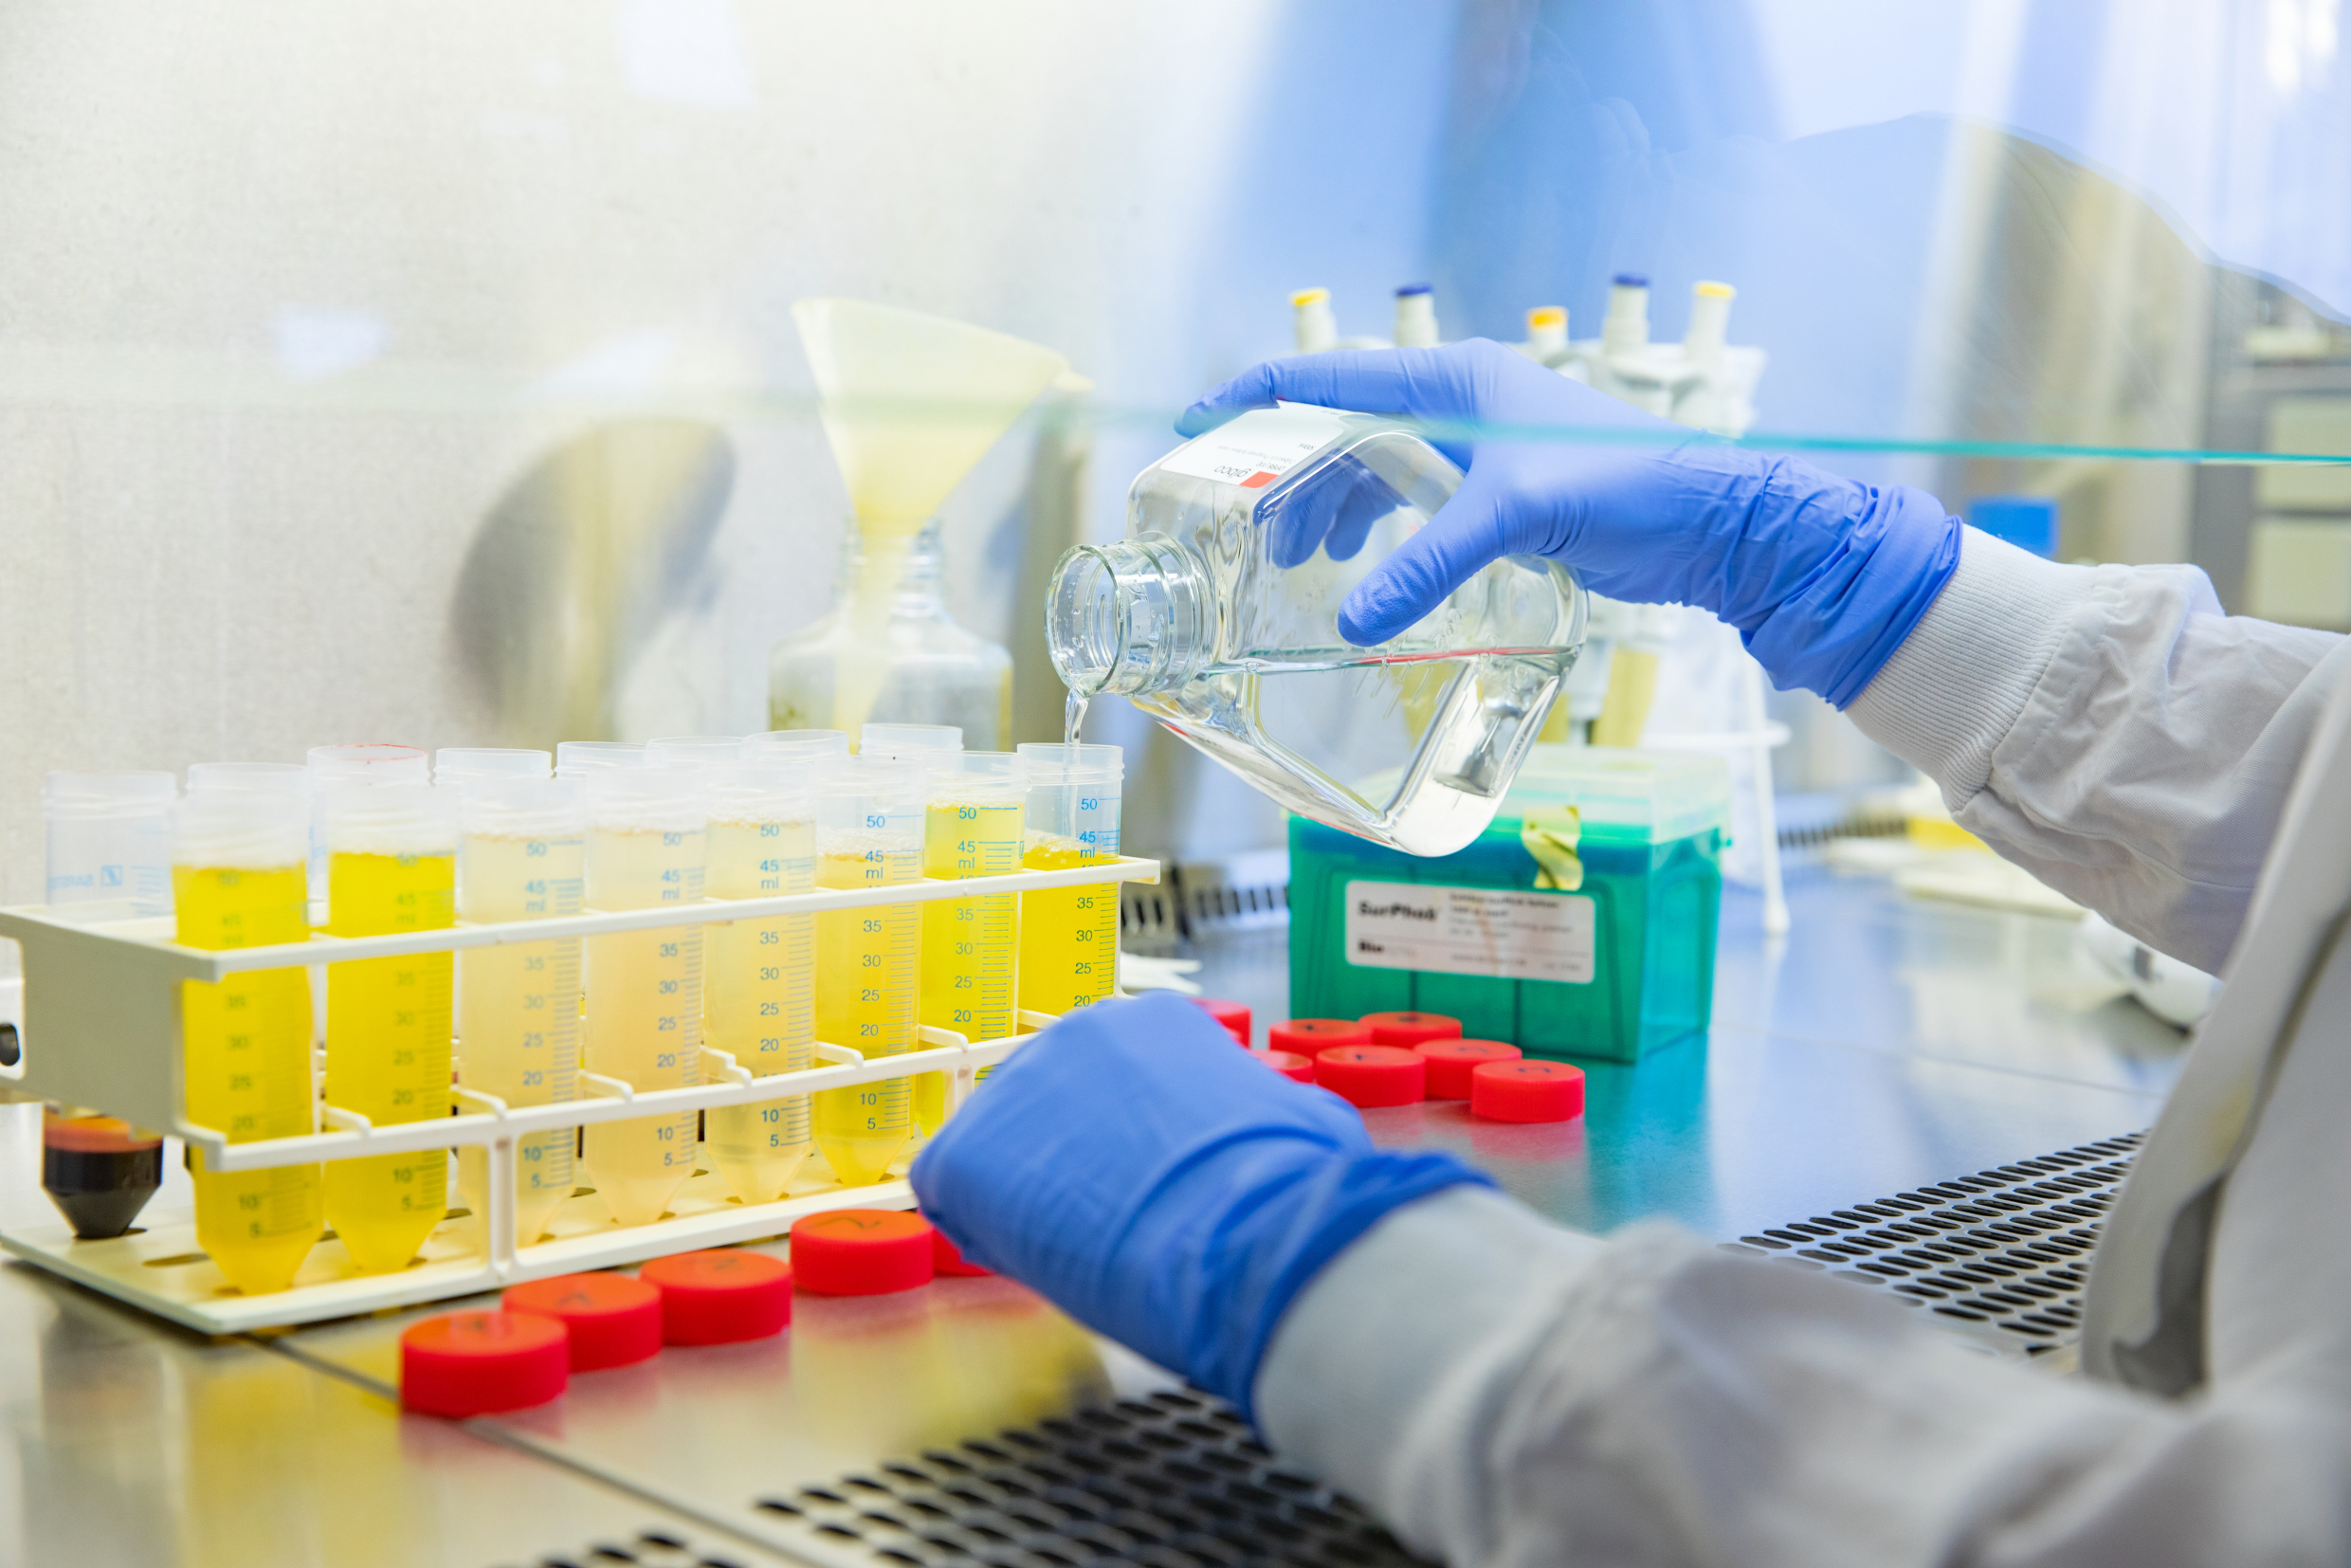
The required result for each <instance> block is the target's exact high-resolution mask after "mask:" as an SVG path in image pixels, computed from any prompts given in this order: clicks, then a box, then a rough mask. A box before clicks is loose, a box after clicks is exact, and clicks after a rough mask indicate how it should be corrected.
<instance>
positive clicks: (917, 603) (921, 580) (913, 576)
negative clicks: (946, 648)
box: [841, 519, 947, 615]
mask: <svg viewBox="0 0 2351 1568" xmlns="http://www.w3.org/2000/svg"><path fill="white" fill-rule="evenodd" d="M946 593H947V582H946V556H945V552H944V551H943V550H942V549H941V547H940V544H939V522H938V520H936V519H934V520H931V521H929V522H927V523H924V524H923V525H922V529H921V532H920V533H917V534H910V535H908V534H902V535H897V536H889V535H868V534H866V533H864V532H862V531H861V530H859V529H858V528H857V527H856V526H855V525H854V524H853V523H852V524H851V526H850V528H849V530H848V533H847V535H846V536H845V537H844V538H843V539H842V541H841V594H842V596H843V597H844V598H856V599H863V600H866V601H868V602H871V601H874V600H878V599H882V598H887V599H888V600H890V610H891V612H892V613H893V614H899V615H925V614H930V615H940V614H944V613H946V604H947V599H946Z"/></svg>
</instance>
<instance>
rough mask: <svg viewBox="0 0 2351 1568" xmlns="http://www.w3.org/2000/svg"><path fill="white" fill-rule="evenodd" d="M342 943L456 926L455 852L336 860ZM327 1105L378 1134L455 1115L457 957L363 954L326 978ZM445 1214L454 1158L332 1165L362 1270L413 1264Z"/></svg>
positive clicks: (331, 874)
mask: <svg viewBox="0 0 2351 1568" xmlns="http://www.w3.org/2000/svg"><path fill="white" fill-rule="evenodd" d="M327 887H328V907H329V908H330V909H332V910H333V911H334V923H333V925H332V927H331V929H332V930H333V931H334V933H335V934H336V935H337V936H338V937H380V936H388V935H391V934H392V933H395V932H402V931H441V930H447V928H448V927H449V926H450V925H452V924H454V923H456V919H457V857H456V856H455V855H432V854H421V855H404V854H360V853H354V852H350V851H344V850H338V851H337V852H336V853H334V854H332V855H330V856H329V857H328V859H327ZM326 1103H328V1104H330V1105H337V1106H340V1107H341V1108H342V1109H344V1110H348V1111H356V1112H358V1113H359V1114H360V1115H361V1116H364V1117H366V1118H367V1119H368V1120H369V1121H371V1122H373V1123H374V1125H376V1126H378V1127H388V1126H396V1125H398V1124H399V1123H401V1122H406V1121H423V1120H425V1119H426V1118H428V1117H443V1116H447V1115H448V1114H449V955H448V954H447V953H417V954H411V955H409V956H407V957H396V958H359V959H355V960H352V961H350V962H347V963H339V964H330V965H328V966H327V972H326ZM447 1212H448V1156H447V1153H445V1152H444V1151H442V1150H440V1149H428V1150H426V1151H424V1152H422V1153H418V1154H403V1155H371V1156H368V1157H367V1158H361V1159H337V1160H335V1161H333V1162H331V1163H330V1164H329V1165H328V1166H327V1167H326V1222H327V1224H328V1225H330V1226H332V1227H333V1228H334V1230H335V1233H336V1234H337V1236H339V1237H340V1238H341V1239H342V1243H343V1249H344V1250H345V1251H347V1252H349V1253H350V1254H351V1258H352V1261H353V1262H354V1263H355V1264H357V1265H358V1266H359V1269H360V1271H361V1272H362V1273H368V1274H383V1273H389V1272H390V1271H392V1269H395V1268H403V1267H407V1266H408V1263H409V1260H410V1259H411V1258H413V1257H415V1256H416V1249H418V1248H419V1247H422V1246H423V1245H424V1243H425V1238H426V1237H427V1236H429V1235H431V1234H432V1228H433V1227H434V1226H436V1225H438V1224H440V1223H441V1219H442V1216H443V1215H445V1214H447Z"/></svg>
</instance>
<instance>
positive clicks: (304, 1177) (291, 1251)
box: [172, 865, 319, 1296]
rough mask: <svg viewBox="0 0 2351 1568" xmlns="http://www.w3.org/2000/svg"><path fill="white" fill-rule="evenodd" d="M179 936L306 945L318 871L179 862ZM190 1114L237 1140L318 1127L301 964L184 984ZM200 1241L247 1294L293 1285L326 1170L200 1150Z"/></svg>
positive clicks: (314, 1228) (310, 1241) (195, 1163)
mask: <svg viewBox="0 0 2351 1568" xmlns="http://www.w3.org/2000/svg"><path fill="white" fill-rule="evenodd" d="M172 892H173V899H174V900H175V911H176V914H177V916H178V929H177V933H176V936H177V939H178V940H179V941H180V942H182V943H184V944H185V945H187V946H189V947H201V948H210V949H222V948H237V947H261V946H265V945H268V944H270V943H275V942H299V941H304V940H307V939H308V938H309V936H310V931H309V927H308V924H307V921H306V919H305V908H306V903H307V900H308V897H309V873H308V869H307V867H305V866H301V865H293V866H270V867H265V868H252V867H243V866H173V868H172ZM180 1013H181V1017H182V1020H183V1023H184V1031H183V1034H182V1042H183V1048H184V1049H185V1052H186V1056H185V1062H184V1067H183V1071H184V1072H185V1074H186V1078H187V1103H188V1117H189V1120H190V1121H194V1122H195V1123H197V1124H198V1125H199V1126H206V1127H217V1128H219V1129H220V1130H221V1131H222V1132H224V1133H227V1134H228V1140H229V1141H230V1142H232V1143H249V1142H251V1141H253V1140H256V1139H264V1138H300V1137H302V1136H304V1135H306V1134H308V1133H309V1132H311V1131H312V1130H313V1127H312V1117H311V1095H310V981H309V977H308V976H307V975H304V974H303V972H302V971H301V970H299V969H270V970H264V971H262V972H260V973H258V974H252V975H229V976H228V978H227V979H224V980H222V981H221V982H219V983H218V984H217V985H207V984H205V983H204V982H202V981H199V980H189V981H186V982H184V983H183V984H182V985H181V987H180ZM189 1163H190V1169H191V1172H192V1173H193V1176H194V1180H195V1189H196V1245H198V1246H199V1247H201V1248H203V1249H204V1250H205V1253H206V1255H208V1256H209V1257H210V1258H211V1260H212V1261H213V1262H214V1263H215V1264H217V1265H219V1267H220V1271H221V1272H222V1273H223V1274H226V1275H227V1276H228V1283H229V1284H231V1285H235V1286H236V1287H237V1288H238V1289H239V1290H240V1291H243V1292H244V1293H245V1294H246V1295H248V1296H258V1295H262V1294H264V1293H265V1292H268V1291H272V1290H282V1289H284V1288H285V1287H286V1286H287V1285H290V1284H292V1283H293V1280H294V1271H295V1270H296V1269H298V1268H300V1267H301V1263H302V1259H303V1258H305V1257H307V1256H308V1255H309V1253H310V1249H311V1248H312V1247H313V1246H314V1245H316V1244H317V1242H318V1240H319V1167H318V1166H316V1165H282V1166H279V1167H277V1168H275V1169H273V1170H266V1171H238V1172H229V1173H221V1172H213V1171H207V1170H206V1169H205V1168H204V1154H203V1152H202V1151H201V1150H191V1151H190V1161H189Z"/></svg>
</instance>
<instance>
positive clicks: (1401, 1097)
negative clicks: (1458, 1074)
mask: <svg viewBox="0 0 2351 1568" xmlns="http://www.w3.org/2000/svg"><path fill="white" fill-rule="evenodd" d="M1314 1081H1315V1082H1316V1083H1318V1084H1320V1085H1322V1086H1323V1087H1324V1088H1326V1089H1328V1090H1330V1091H1331V1092H1332V1093H1333V1094H1335V1095H1337V1096H1339V1098H1340V1099H1341V1100H1344V1101H1345V1102H1347V1103H1349V1104H1351V1105H1359V1106H1362V1107H1364V1108H1366V1109H1368V1108H1370V1107H1371V1106H1374V1105H1410V1104H1412V1103H1415V1102H1417V1101H1419V1100H1421V1099H1423V1098H1425V1097H1426V1096H1427V1094H1428V1092H1429V1064H1428V1062H1427V1061H1425V1060H1424V1059H1423V1058H1422V1056H1421V1054H1420V1052H1418V1051H1416V1050H1400V1049H1398V1048H1396V1047H1394V1046H1339V1047H1337V1048H1333V1049H1330V1050H1326V1051H1322V1052H1320V1053H1319V1054H1317V1055H1316V1057H1315V1059H1314Z"/></svg>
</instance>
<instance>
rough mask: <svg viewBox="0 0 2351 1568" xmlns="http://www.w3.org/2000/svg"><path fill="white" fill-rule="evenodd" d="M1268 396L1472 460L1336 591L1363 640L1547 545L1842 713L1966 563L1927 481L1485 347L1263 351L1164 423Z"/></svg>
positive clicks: (1383, 635)
mask: <svg viewBox="0 0 2351 1568" xmlns="http://www.w3.org/2000/svg"><path fill="white" fill-rule="evenodd" d="M1276 399H1280V400H1283V401H1286V402H1293V403H1313V404H1319V405H1321V406H1322V407H1324V408H1332V409H1352V410H1357V411H1358V412H1362V413H1385V414H1397V415H1402V416H1404V417H1407V418H1411V419H1416V420H1423V421H1427V422H1429V423H1430V424H1431V427H1432V428H1433V432H1434V437H1435V439H1436V441H1437V444H1438V445H1439V446H1440V447H1443V448H1444V449H1445V451H1446V453H1447V455H1448V456H1450V457H1451V458H1452V459H1453V460H1454V461H1455V462H1456V463H1459V464H1461V465H1463V466H1464V467H1466V468H1467V470H1468V474H1467V479H1466V480H1464V482H1463V483H1462V487H1461V489H1460V490H1459V491H1458V492H1457V493H1456V494H1455V495H1454V497H1453V499H1452V500H1451V501H1449V502H1448V503H1447V504H1446V506H1445V507H1444V509H1443V510H1442V511H1440V512H1439V513H1438V514H1437V517H1436V520H1435V521H1434V522H1432V523H1431V525H1430V526H1429V527H1427V528H1425V529H1423V530H1422V531H1421V532H1420V533H1419V534H1418V535H1417V536H1415V537H1414V538H1412V539H1411V540H1410V541H1408V542H1407V543H1406V544H1405V545H1404V546H1403V547H1402V548H1400V549H1398V550H1397V551H1396V552H1395V553H1394V554H1393V555H1391V556H1389V557H1388V558H1387V559H1386V560H1384V561H1382V562H1381V563H1380V564H1379V565H1378V567H1377V568H1376V569H1375V570H1374V571H1373V572H1372V573H1371V574H1370V575H1369V576H1367V577H1366V578H1365V579H1364V580H1363V581H1362V582H1361V583H1360V584H1358V586H1357V588H1356V590H1355V592H1354V593H1351V594H1350V595H1349V596H1348V599H1347V602H1346V604H1345V606H1344V607H1343V608H1342V609H1341V611H1340V629H1341V630H1342V631H1343V632H1345V633H1346V635H1347V637H1348V638H1349V640H1350V641H1352V642H1354V643H1356V644H1358V646H1362V647H1368V646H1370V645H1372V644H1375V643H1380V642H1385V641H1386V640H1387V639H1389V638H1390V637H1393V636H1394V635H1396V633H1398V632H1400V631H1402V630H1403V629H1405V628H1406V627H1409V626H1411V625H1412V623H1413V622H1414V621H1417V620H1419V619H1420V618H1421V617H1422V616H1423V615H1426V614H1427V613H1428V612H1429V611H1431V610H1432V609H1433V608H1435V606H1436V605H1437V604H1438V602H1439V601H1441V600H1442V599H1443V598H1444V597H1445V595H1446V594H1447V593H1450V592H1451V591H1452V590H1453V589H1454V588H1455V587H1456V586H1458V585H1459V584H1461V583H1462V582H1464V581H1466V580H1467V578H1469V577H1470V576H1471V575H1473V574H1475V573H1477V572H1478V571H1479V570H1480V569H1482V568H1483V567H1485V565H1487V564H1488V563H1489V562H1491V561H1494V560H1496V559H1499V558H1500V557H1502V556H1546V557H1549V558H1551V559H1554V560H1558V561H1560V562H1563V563H1564V564H1566V565H1567V566H1568V567H1570V568H1572V569H1573V570H1574V571H1575V572H1576V574H1577V576H1579V577H1580V578H1581V579H1582V580H1583V582H1584V585H1585V586H1586V587H1588V588H1590V589H1592V590H1593V591H1594V592H1595V593H1605V594H1607V595H1609V596H1610V597H1611V598H1617V599H1627V600H1631V601H1633V602H1636V603H1642V604H1664V603H1678V604H1689V605H1696V606H1698V607H1700V608H1701V609H1704V610H1709V611H1713V612H1714V613H1715V614H1716V615H1718V616H1720V617H1721V618H1722V619H1723V620H1724V621H1727V622H1729V623H1730V624H1731V625H1732V626H1734V627H1737V628H1738V629H1739V630H1740V633H1741V634H1742V635H1744V637H1745V638H1746V641H1747V646H1748V648H1749V650H1750V651H1752V652H1753V653H1754V654H1755V656H1756V658H1757V659H1758V660H1759V662H1760V663H1761V664H1762V665H1763V667H1764V668H1765V669H1766V670H1768V671H1770V672H1771V675H1772V678H1773V680H1774V681H1775V682H1776V683H1777V684H1779V685H1781V686H1783V687H1787V686H1803V687H1807V688H1809V689H1810V690H1813V691H1816V692H1818V693H1819V694H1820V695H1821V696H1823V697H1825V698H1827V699H1828V700H1829V701H1830V702H1833V703H1835V704H1836V705H1837V706H1839V707H1843V706H1844V705H1846V704H1847V703H1849V702H1851V701H1852V700H1853V699H1854V698H1856V697H1858V696H1860V695H1861V691H1862V688H1863V687H1865V686H1867V685H1868V684H1869V679H1870V677H1871V676H1873V675H1875V674H1876V673H1877V672H1878V668H1879V666H1881V665H1884V664H1885V663H1886V660H1887V659H1889V658H1891V657H1893V653H1894V650H1895V649H1896V648H1897V647H1901V646H1902V642H1903V639H1904V638H1905V637H1907V636H1908V635H1909V634H1910V629H1911V628H1913V627H1915V626H1916V625H1917V624H1918V622H1919V619H1920V617H1921V616H1923V615H1924V614H1925V613H1926V611H1927V609H1928V607H1929V606H1931V605H1932V604H1933V603H1934V602H1935V596H1936V594H1938V593H1941V591H1942V585H1943V583H1944V582H1945V581H1946V580H1947V579H1948V578H1949V577H1950V575H1951V574H1952V572H1953V571H1955V570H1956V569H1957V568H1958V565H1959V520H1957V519H1956V518H1953V517H1951V516H1949V515H1948V514H1947V513H1946V512H1945V511H1944V509H1943V507H1942V505H1941V502H1939V501H1936V500H1935V499H1934V498H1933V497H1931V496H1929V495H1927V494H1926V493H1925V492H1923V491H1920V490H1913V489H1909V488H1907V487H1904V486H1900V485H1896V486H1890V487H1880V486H1874V485H1867V484H1860V483H1855V482H1853V481H1851V480H1848V479H1841V478H1839V477H1837V476H1836V475H1833V474H1830V473H1826V472H1824V471H1822V470H1821V469H1818V468H1815V467H1813V466H1812V465H1810V464H1807V463H1802V462H1799V461H1797V460H1796V459H1795V458H1790V457H1780V456H1775V455H1772V454H1770V453H1765V452H1759V451H1752V450H1748V449H1746V448H1742V447H1734V446H1732V445H1730V444H1728V443H1726V442H1723V441H1720V440H1716V439H1713V438H1710V437H1706V436H1703V435H1700V434H1699V433H1698V432H1696V431H1693V430H1690V429H1687V428H1685V427H1683V426H1679V425H1675V424H1673V423H1671V422H1670V421H1668V420H1664V419H1659V418H1657V417H1656V416H1654V415H1652V414H1646V413H1642V412H1641V411H1639V410H1635V409H1632V408H1630V407H1628V406H1627V405H1625V404H1623V403H1620V402H1618V401H1616V400H1615V399H1614V398H1613V397H1609V396H1607V395H1605V394H1603V393H1601V392H1595V391H1593V390H1592V389H1591V388H1589V387H1586V386H1584V385H1582V384H1580V383H1578V382H1575V381H1570V380H1568V379H1567V378H1566V377H1564V376H1561V375H1558V374H1555V373H1553V372H1551V371H1547V370H1545V369H1543V368H1542V367H1541V366H1540V365H1538V364H1536V363H1534V362H1533V361H1532V360H1530V359H1527V358H1526V357H1524V356H1522V355H1519V354H1516V353H1514V352H1512V351H1511V350H1509V349H1506V348H1504V347H1503V346H1502V345H1500V344H1499V343H1490V342H1486V341H1485V340H1484V339H1477V340H1473V341H1470V342H1466V343H1454V344H1450V345H1449V346H1447V347H1445V348H1441V349H1387V350H1377V351H1371V352H1362V353H1339V354H1317V355H1307V356H1301V357H1298V358H1292V359H1274V360H1268V361H1267V362H1266V363H1264V364H1261V365H1258V366H1256V367H1255V368H1253V369H1251V370H1249V371H1247V372H1245V373H1244V374H1241V375H1238V376H1236V377H1234V378H1233V379H1232V380H1230V381H1228V382H1227V383H1225V384H1224V385H1223V386H1221V387H1219V388H1217V389H1216V390H1215V391H1214V392H1210V393H1209V394H1208V395H1207V396H1206V397H1204V398H1202V399H1201V400H1200V401H1199V402H1197V403H1195V404H1194V405H1193V406H1192V407H1191V408H1190V409H1189V410H1186V411H1185V413H1184V416H1183V418H1182V420H1180V421H1179V422H1178V423H1177V426H1176V428H1177V429H1178V430H1179V431H1180V432H1181V433H1183V434H1185V435H1197V434H1199V433H1201V432H1202V431H1204V430H1208V429H1211V428H1214V427H1215V426H1217V425H1219V424H1222V423H1223V422H1224V421H1225V420H1227V419H1230V418H1231V417H1233V416H1234V415H1235V414H1238V413H1241V412H1243V411H1244V410H1248V409H1258V408H1267V407H1270V406H1271V405H1272V404H1273V403H1274V401H1275V400H1276ZM1346 526H1347V524H1346V522H1345V521H1344V520H1341V521H1340V523H1339V524H1338V525H1337V529H1338V531H1343V530H1344V529H1345V527H1346ZM1355 542H1359V541H1348V540H1341V539H1340V538H1336V537H1334V538H1332V539H1331V540H1330V541H1329V545H1328V549H1329V553H1330V555H1331V556H1332V557H1333V558H1334V559H1343V558H1344V557H1345V556H1347V555H1349V554H1352V553H1353V544H1354V543H1355ZM1311 548H1312V546H1311V544H1310V543H1309V544H1306V545H1305V546H1303V549H1300V548H1293V549H1291V551H1290V552H1289V553H1290V554H1291V555H1293V556H1298V557H1299V558H1303V556H1304V554H1306V553H1310V551H1311Z"/></svg>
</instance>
